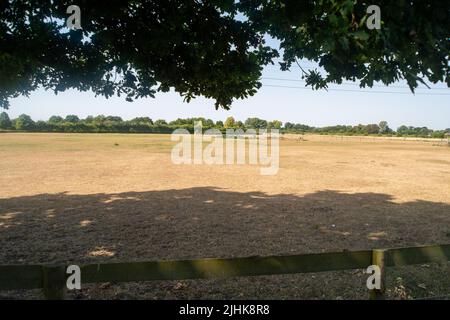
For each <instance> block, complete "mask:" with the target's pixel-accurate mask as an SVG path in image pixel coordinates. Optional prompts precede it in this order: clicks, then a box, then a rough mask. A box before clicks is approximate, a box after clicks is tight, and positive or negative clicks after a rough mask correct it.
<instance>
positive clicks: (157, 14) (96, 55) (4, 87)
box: [0, 0, 450, 109]
mask: <svg viewBox="0 0 450 320" xmlns="http://www.w3.org/2000/svg"><path fill="white" fill-rule="evenodd" d="M71 2H72V1H63V0H62V1H53V0H39V1H38V0H4V1H1V2H0V107H4V108H7V107H8V105H9V102H8V101H9V99H10V98H13V97H17V96H19V95H28V94H29V93H30V92H32V91H34V90H36V89H37V88H39V87H43V88H45V89H47V90H53V91H54V92H55V93H58V92H61V91H65V90H67V89H78V90H81V91H88V90H91V91H93V92H94V93H95V94H96V95H102V96H105V97H111V96H113V95H118V96H125V98H126V100H128V101H133V100H134V99H137V98H142V97H154V95H155V93H156V92H167V91H169V90H170V88H173V89H174V90H175V91H176V92H178V93H180V94H181V95H182V96H183V97H184V98H185V100H186V101H190V100H191V99H192V98H195V97H197V96H204V97H207V98H212V99H215V100H216V108H219V107H223V108H226V109H228V108H229V107H230V105H231V104H232V102H233V100H234V99H244V98H246V97H248V96H251V95H254V94H255V93H256V92H257V90H258V89H259V88H260V87H261V82H260V77H261V74H262V69H263V67H264V66H265V65H267V64H273V63H276V62H275V61H276V60H275V58H281V62H278V63H280V68H281V69H282V70H287V69H289V68H291V67H292V66H293V65H296V64H297V63H298V61H299V60H301V59H308V60H312V61H315V62H317V63H318V65H319V66H320V70H306V69H305V68H301V69H302V71H301V72H300V71H299V73H300V74H301V76H303V77H304V78H305V80H306V83H307V85H309V86H311V87H312V88H314V89H320V88H326V87H327V85H328V84H330V83H338V84H339V83H342V81H344V80H351V81H359V82H360V84H361V86H362V87H366V86H368V87H371V86H372V85H373V84H374V82H376V81H380V82H382V83H384V84H387V85H388V84H391V83H394V82H397V81H399V80H401V79H405V80H406V81H407V83H408V85H409V87H410V88H411V90H414V88H416V87H417V86H418V85H419V83H421V82H423V83H424V82H426V81H427V82H431V83H437V82H440V81H442V82H446V83H447V85H448V86H450V77H449V63H448V56H449V52H450V50H449V49H450V41H449V37H450V34H449V31H450V13H449V11H450V6H449V2H448V1H432V0H410V1H406V0H398V1H390V0H389V1H388V0H378V1H375V0H374V1H370V3H369V2H366V1H357V0H329V1H326V0H320V1H317V0H305V1H295V0H284V1H281V0H241V1H234V0H208V1H201V0H166V1H156V0H141V1H136V0H97V1H88V0H78V1H77V3H76V4H77V5H78V6H79V7H80V8H81V26H82V29H80V30H69V29H67V28H66V24H65V21H66V19H67V18H68V16H69V14H67V12H66V10H67V7H68V6H70V5H72V4H73V3H71ZM371 4H376V5H378V6H380V8H381V21H382V22H381V29H380V30H369V29H368V28H367V27H366V25H365V22H366V20H367V18H368V16H369V15H370V14H368V13H367V7H368V6H369V5H371ZM266 35H269V36H270V37H272V38H275V39H277V40H279V42H280V44H281V45H280V48H273V47H271V46H270V45H268V44H267V42H266V41H265V37H266ZM280 55H281V57H280ZM300 66H301V65H300Z"/></svg>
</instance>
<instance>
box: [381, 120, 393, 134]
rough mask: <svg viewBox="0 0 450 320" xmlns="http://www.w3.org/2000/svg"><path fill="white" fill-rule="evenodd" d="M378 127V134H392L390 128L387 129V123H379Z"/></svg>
mask: <svg viewBox="0 0 450 320" xmlns="http://www.w3.org/2000/svg"><path fill="white" fill-rule="evenodd" d="M378 126H379V127H380V130H379V133H381V134H384V133H389V132H392V130H391V128H389V125H388V123H387V121H381V122H380V124H379V125H378Z"/></svg>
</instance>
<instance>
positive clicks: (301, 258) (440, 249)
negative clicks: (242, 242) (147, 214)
mask: <svg viewBox="0 0 450 320" xmlns="http://www.w3.org/2000/svg"><path fill="white" fill-rule="evenodd" d="M448 261H450V244H446V245H439V246H423V247H411V248H396V249H374V250H364V251H343V252H329V253H317V254H303V255H292V256H272V257H247V258H230V259H199V260H181V261H150V262H131V263H104V264H90V265H81V266H80V269H81V282H82V284H86V283H99V282H130V281H149V280H185V279H211V278H228V277H242V276H261V275H276V274H294V273H310V272H324V271H339V270H351V269H366V268H367V267H368V266H370V265H378V266H379V267H380V269H381V280H382V281H381V283H382V286H381V289H380V290H372V291H371V292H370V298H371V299H382V298H383V296H384V290H385V284H384V278H385V272H386V269H385V268H386V267H394V266H405V265H413V264H422V263H433V262H437V263H443V262H448ZM67 276H68V275H67V274H66V266H44V265H16V266H14V265H11V266H0V290H15V289H43V290H44V294H45V297H46V299H63V298H64V293H65V288H66V279H67Z"/></svg>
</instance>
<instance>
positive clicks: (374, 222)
mask: <svg viewBox="0 0 450 320" xmlns="http://www.w3.org/2000/svg"><path fill="white" fill-rule="evenodd" d="M174 144H175V143H174V142H172V141H171V140H170V135H143V134H142V135H132V134H127V135H125V134H124V135H121V134H38V133H36V134H33V133H29V134H27V133H2V134H0V155H1V159H2V160H1V162H0V248H1V250H0V264H32V263H46V264H47V263H52V264H53V263H54V264H61V263H75V264H76V263H95V262H106V261H108V262H112V261H117V262H119V261H120V262H125V261H148V260H170V259H190V258H208V257H241V256H242V257H243V256H257V255H261V256H267V255H289V254H301V253H316V252H317V253H318V252H327V251H341V250H359V249H372V248H385V247H386V248H390V247H403V246H416V245H428V244H444V243H449V242H450V148H449V147H448V146H446V145H445V144H443V143H441V142H439V141H433V140H428V141H409V140H402V139H392V140H389V139H381V138H369V137H351V138H350V137H338V136H313V135H304V136H290V137H284V138H283V139H282V140H281V142H280V169H279V172H278V174H277V175H274V176H262V175H260V172H259V169H260V166H255V165H248V164H246V165H175V164H173V163H172V161H171V150H172V147H173V145H174ZM448 272H450V268H449V265H448V264H446V265H433V264H428V265H419V266H415V267H407V268H406V267H405V268H396V269H395V270H392V272H389V273H388V279H387V280H388V286H387V287H388V291H387V295H388V297H390V298H408V297H413V298H420V297H426V296H439V295H442V296H443V295H448V294H450V279H449V277H448ZM366 279H367V276H366V275H365V274H364V273H363V272H362V270H357V271H349V272H347V271H346V272H332V273H323V274H302V275H285V276H265V277H248V278H239V279H228V280H201V281H200V280H199V281H178V282H174V281H155V282H145V283H134V284H120V285H118V284H112V283H107V284H101V285H89V286H85V287H83V289H82V290H81V291H79V292H77V293H76V296H73V297H74V298H82V299H86V298H146V299H153V298H160V299H161V298H162V299H164V298H226V299H232V298H236V299H246V298H276V299H294V298H306V299H321V298H330V299H340V298H343V299H347V298H355V299H364V298H367V288H366V286H365V281H366ZM40 295H41V293H40V291H39V290H37V291H15V292H4V291H3V292H0V298H1V297H3V298H5V297H15V296H22V297H27V298H39V297H41V296H40ZM72 295H73V294H72Z"/></svg>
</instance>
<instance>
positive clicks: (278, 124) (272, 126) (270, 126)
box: [267, 120, 283, 129]
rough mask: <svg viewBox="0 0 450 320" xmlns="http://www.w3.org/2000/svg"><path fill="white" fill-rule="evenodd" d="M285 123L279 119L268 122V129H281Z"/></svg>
mask: <svg viewBox="0 0 450 320" xmlns="http://www.w3.org/2000/svg"><path fill="white" fill-rule="evenodd" d="M282 126H283V123H282V122H281V121H279V120H273V121H270V122H268V123H267V129H281V127H282Z"/></svg>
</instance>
